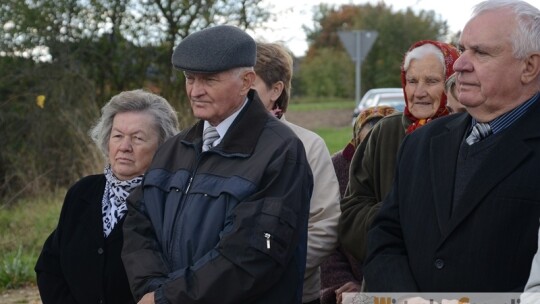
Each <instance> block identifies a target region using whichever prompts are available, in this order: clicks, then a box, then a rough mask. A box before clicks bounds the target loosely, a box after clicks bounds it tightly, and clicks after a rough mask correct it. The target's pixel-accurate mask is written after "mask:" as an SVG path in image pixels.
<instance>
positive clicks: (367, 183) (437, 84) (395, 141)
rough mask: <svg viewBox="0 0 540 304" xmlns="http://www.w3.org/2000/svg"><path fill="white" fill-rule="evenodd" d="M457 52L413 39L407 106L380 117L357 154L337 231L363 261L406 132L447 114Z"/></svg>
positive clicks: (405, 71)
mask: <svg viewBox="0 0 540 304" xmlns="http://www.w3.org/2000/svg"><path fill="white" fill-rule="evenodd" d="M458 56H459V52H458V50H457V49H456V48H455V47H453V46H452V45H450V44H447V43H443V42H439V41H433V40H422V41H418V42H416V43H414V44H413V45H412V46H411V47H410V48H409V50H408V52H407V53H406V54H405V57H404V60H403V64H402V66H401V83H402V87H403V92H404V94H405V110H404V111H403V113H401V112H399V113H394V114H391V115H388V116H386V117H385V118H383V119H382V120H381V121H379V122H378V123H377V124H376V125H375V126H374V128H373V129H372V130H371V132H370V135H368V137H367V138H366V140H365V145H364V144H362V146H361V147H359V148H358V149H357V150H356V152H355V154H354V157H353V160H352V162H351V168H350V175H349V177H350V178H349V184H348V187H347V191H346V192H345V195H344V197H343V199H342V200H341V210H342V213H341V217H340V222H339V226H338V233H339V237H340V240H341V244H342V246H343V247H344V248H345V249H346V250H347V251H348V252H350V253H351V254H352V255H353V256H354V257H355V258H356V259H357V260H358V261H360V262H363V261H364V258H365V254H366V248H367V233H368V230H369V228H370V226H371V223H372V222H373V219H374V218H375V215H376V214H377V213H378V210H379V208H380V206H381V202H382V200H383V199H384V197H385V196H386V195H387V194H388V192H389V191H390V188H391V186H392V181H393V178H394V170H395V167H396V156H397V152H398V149H399V146H400V145H401V142H402V141H403V138H405V136H406V135H407V134H409V133H411V132H413V131H415V130H416V129H418V128H420V127H422V126H424V125H425V124H427V123H429V122H430V121H432V120H434V119H436V118H439V117H442V116H445V115H448V110H447V108H446V100H447V96H446V94H445V91H444V84H445V81H446V79H448V77H450V75H452V74H453V73H454V69H453V64H454V61H455V60H456V59H457V58H458Z"/></svg>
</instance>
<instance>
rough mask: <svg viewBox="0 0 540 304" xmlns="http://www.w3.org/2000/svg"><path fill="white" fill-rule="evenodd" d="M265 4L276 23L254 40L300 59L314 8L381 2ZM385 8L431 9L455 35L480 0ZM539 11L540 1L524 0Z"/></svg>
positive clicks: (285, 0) (423, 0)
mask: <svg viewBox="0 0 540 304" xmlns="http://www.w3.org/2000/svg"><path fill="white" fill-rule="evenodd" d="M262 2H263V3H265V4H268V3H270V4H272V5H273V6H274V8H273V12H274V13H275V14H276V17H277V18H276V20H275V21H271V22H270V23H269V26H270V27H271V28H272V29H271V30H267V31H263V30H257V31H256V33H251V34H253V36H254V38H256V39H262V40H265V41H267V42H274V41H282V42H284V43H285V45H287V47H289V48H290V49H291V51H292V52H293V53H294V54H295V55H296V56H302V55H304V54H305V52H306V50H307V43H306V37H305V33H304V30H303V29H302V26H303V25H304V26H308V27H310V28H312V24H313V18H312V17H313V7H315V6H317V5H318V4H320V3H327V4H332V5H341V4H355V5H358V4H366V3H372V4H376V3H378V2H380V0H263V1H262ZM384 2H385V3H386V4H387V5H389V6H392V8H393V9H394V10H396V11H398V10H402V9H404V8H407V7H412V8H413V9H418V10H422V9H423V10H434V11H435V13H436V14H439V15H440V16H441V18H442V19H443V20H446V21H448V25H449V26H450V31H452V32H457V31H459V30H461V29H462V28H463V26H464V25H465V23H466V22H467V20H468V19H469V17H470V15H471V12H472V8H473V6H474V5H475V4H477V3H479V2H480V0H385V1H384ZM527 2H529V3H530V4H532V5H534V6H536V7H538V8H540V0H527Z"/></svg>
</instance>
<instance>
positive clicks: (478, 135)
mask: <svg viewBox="0 0 540 304" xmlns="http://www.w3.org/2000/svg"><path fill="white" fill-rule="evenodd" d="M491 133H492V131H491V127H490V126H489V124H488V123H480V122H479V123H477V124H476V125H474V127H473V128H472V131H471V134H469V136H468V137H467V139H466V140H465V141H466V142H467V143H468V144H469V146H470V145H472V144H474V143H475V142H479V141H481V140H482V139H484V138H486V137H488V136H489V135H491Z"/></svg>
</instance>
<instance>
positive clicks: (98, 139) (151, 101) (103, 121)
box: [88, 89, 179, 158]
mask: <svg viewBox="0 0 540 304" xmlns="http://www.w3.org/2000/svg"><path fill="white" fill-rule="evenodd" d="M125 112H145V113H149V114H151V115H152V116H153V117H154V122H155V126H156V128H157V129H158V130H157V131H158V133H159V139H158V144H162V143H163V142H164V141H165V140H167V139H168V138H170V137H172V136H174V135H176V134H177V133H178V131H179V123H178V116H177V113H176V111H175V110H174V109H173V107H172V106H171V105H170V104H169V102H168V101H167V100H166V99H165V98H163V97H161V96H159V95H156V94H154V93H151V92H148V91H145V90H141V89H138V90H133V91H124V92H121V93H119V94H117V95H115V96H113V97H112V98H111V100H110V101H109V102H107V104H105V105H104V106H103V107H102V108H101V117H100V118H99V119H98V120H97V122H96V124H95V125H94V126H93V127H92V128H91V129H90V131H88V134H89V135H90V137H91V138H92V140H93V141H94V143H95V144H96V145H97V146H98V148H99V149H100V150H101V152H102V153H103V155H104V156H105V158H107V157H108V154H109V137H110V136H111V130H112V125H113V120H114V117H115V116H116V114H118V113H125Z"/></svg>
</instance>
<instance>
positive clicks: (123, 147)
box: [119, 136, 133, 152]
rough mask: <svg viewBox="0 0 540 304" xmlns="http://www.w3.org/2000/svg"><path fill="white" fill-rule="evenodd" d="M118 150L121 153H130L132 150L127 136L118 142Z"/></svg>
mask: <svg viewBox="0 0 540 304" xmlns="http://www.w3.org/2000/svg"><path fill="white" fill-rule="evenodd" d="M119 149H120V151H122V152H131V151H132V150H133V146H132V145H131V138H130V137H129V136H124V138H123V139H122V141H121V142H120V147H119Z"/></svg>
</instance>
